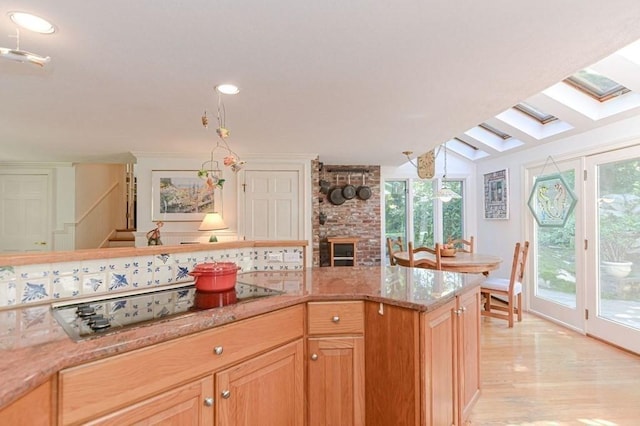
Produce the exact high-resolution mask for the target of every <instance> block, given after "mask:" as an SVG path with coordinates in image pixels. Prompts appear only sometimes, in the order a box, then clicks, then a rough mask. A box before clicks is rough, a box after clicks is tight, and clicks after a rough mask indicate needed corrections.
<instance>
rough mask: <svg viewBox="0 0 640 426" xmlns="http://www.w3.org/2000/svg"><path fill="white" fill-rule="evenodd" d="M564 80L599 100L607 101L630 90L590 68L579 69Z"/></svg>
mask: <svg viewBox="0 0 640 426" xmlns="http://www.w3.org/2000/svg"><path fill="white" fill-rule="evenodd" d="M564 81H565V83H568V84H570V85H571V86H573V87H575V88H576V89H579V90H582V91H583V92H585V93H586V94H588V95H590V96H592V97H594V98H595V99H597V100H599V101H600V102H605V101H608V100H609V99H611V98H614V97H616V96H620V95H624V94H625V93H627V92H629V91H630V90H629V89H627V88H626V87H624V86H623V85H621V84H619V83H617V82H615V81H613V80H611V79H610V78H608V77H605V76H604V75H602V74H600V73H598V72H596V71H594V70H592V69H590V68H585V69H583V70H580V71H578V72H577V73H575V74H573V75H572V76H570V77H568V78H567V79H565V80H564Z"/></svg>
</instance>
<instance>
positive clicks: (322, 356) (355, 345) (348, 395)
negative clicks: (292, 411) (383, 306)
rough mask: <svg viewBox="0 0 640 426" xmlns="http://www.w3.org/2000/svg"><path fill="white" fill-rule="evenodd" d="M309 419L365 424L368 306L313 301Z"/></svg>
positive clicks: (352, 425)
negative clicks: (365, 360) (365, 327)
mask: <svg viewBox="0 0 640 426" xmlns="http://www.w3.org/2000/svg"><path fill="white" fill-rule="evenodd" d="M307 309H308V331H309V337H308V339H307V354H308V357H309V360H308V370H307V371H308V374H307V377H308V384H307V395H308V398H307V401H308V424H309V425H336V426H341V425H344V426H355V425H364V424H365V411H364V401H365V377H364V336H363V333H364V305H363V303H362V302H326V303H325V302H313V303H309V304H308V307H307Z"/></svg>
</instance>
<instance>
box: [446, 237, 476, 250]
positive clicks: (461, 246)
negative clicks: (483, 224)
mask: <svg viewBox="0 0 640 426" xmlns="http://www.w3.org/2000/svg"><path fill="white" fill-rule="evenodd" d="M447 244H452V245H453V247H454V248H455V249H456V251H458V252H464V253H473V247H474V238H473V236H471V237H469V238H468V239H464V238H455V239H451V238H450V239H449V241H447Z"/></svg>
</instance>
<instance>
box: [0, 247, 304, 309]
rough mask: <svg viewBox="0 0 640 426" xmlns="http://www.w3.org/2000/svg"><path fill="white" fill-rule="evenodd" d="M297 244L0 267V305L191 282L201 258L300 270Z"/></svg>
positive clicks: (243, 268) (251, 268) (249, 266)
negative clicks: (295, 245)
mask: <svg viewBox="0 0 640 426" xmlns="http://www.w3.org/2000/svg"><path fill="white" fill-rule="evenodd" d="M303 250H304V248H303V247H259V248H258V247H250V248H238V249H222V250H205V251H194V252H181V253H170V252H168V253H163V254H157V255H145V256H134V257H129V258H109V259H92V260H84V261H77V262H60V263H46V264H32V265H22V266H12V265H0V309H2V308H12V307H18V306H24V305H29V304H41V303H50V302H53V301H62V300H66V299H72V298H77V297H87V296H94V295H102V294H110V293H114V292H123V291H131V290H135V289H138V288H148V287H153V286H164V285H168V284H174V283H180V282H187V281H191V280H192V278H191V276H190V275H189V271H191V270H193V268H194V267H195V265H196V264H198V263H204V262H222V261H224V262H234V263H236V264H237V265H238V266H239V267H240V271H239V273H242V272H251V271H273V270H299V269H303V268H304V264H303V262H304V256H303Z"/></svg>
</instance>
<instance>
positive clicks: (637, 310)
mask: <svg viewBox="0 0 640 426" xmlns="http://www.w3.org/2000/svg"><path fill="white" fill-rule="evenodd" d="M585 168H586V171H587V180H586V197H585V198H586V201H587V225H588V226H587V229H588V235H587V238H588V243H589V244H588V247H589V248H588V250H587V256H588V262H587V273H586V279H587V280H586V286H587V298H586V309H587V312H588V320H587V322H586V324H587V325H586V332H587V333H588V334H589V335H592V336H595V337H597V338H600V339H602V340H605V341H608V342H611V343H613V344H615V345H617V346H620V347H623V348H625V349H628V350H631V351H633V352H636V353H640V147H639V146H635V147H630V148H624V149H620V150H616V151H611V152H607V153H604V154H598V155H593V156H590V157H587V159H586V162H585Z"/></svg>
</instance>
